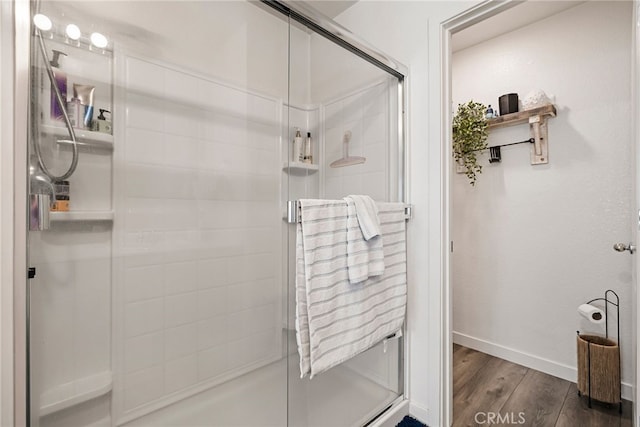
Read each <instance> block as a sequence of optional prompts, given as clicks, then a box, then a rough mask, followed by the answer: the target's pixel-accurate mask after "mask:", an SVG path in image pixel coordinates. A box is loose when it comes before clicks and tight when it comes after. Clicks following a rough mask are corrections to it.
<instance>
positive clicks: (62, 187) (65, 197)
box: [51, 181, 69, 212]
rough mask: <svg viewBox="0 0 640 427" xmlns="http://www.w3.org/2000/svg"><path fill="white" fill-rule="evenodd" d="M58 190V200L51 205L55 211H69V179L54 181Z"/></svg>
mask: <svg viewBox="0 0 640 427" xmlns="http://www.w3.org/2000/svg"><path fill="white" fill-rule="evenodd" d="M53 185H54V187H55V190H56V200H55V201H54V202H53V206H51V210H52V211H54V212H68V211H69V181H56V182H54V183H53Z"/></svg>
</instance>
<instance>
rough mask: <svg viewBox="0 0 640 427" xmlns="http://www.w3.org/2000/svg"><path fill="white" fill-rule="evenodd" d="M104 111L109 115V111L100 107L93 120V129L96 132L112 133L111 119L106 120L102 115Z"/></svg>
mask: <svg viewBox="0 0 640 427" xmlns="http://www.w3.org/2000/svg"><path fill="white" fill-rule="evenodd" d="M104 113H109V115H111V111H109V110H105V109H104V108H100V115H99V116H98V118H97V119H96V120H94V121H93V130H94V131H97V132H102V133H108V134H109V135H111V134H112V133H113V129H112V128H111V120H107V118H106V117H105V116H104Z"/></svg>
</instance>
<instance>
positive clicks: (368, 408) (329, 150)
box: [288, 23, 403, 427]
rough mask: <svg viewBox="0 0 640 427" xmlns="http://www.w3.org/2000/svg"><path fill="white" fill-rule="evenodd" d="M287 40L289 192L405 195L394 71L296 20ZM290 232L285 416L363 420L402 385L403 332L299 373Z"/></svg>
mask: <svg viewBox="0 0 640 427" xmlns="http://www.w3.org/2000/svg"><path fill="white" fill-rule="evenodd" d="M290 40H291V59H290V71H289V75H290V89H289V93H290V98H289V129H288V144H289V147H290V149H289V158H288V162H289V165H290V169H291V170H292V171H291V172H290V173H289V176H288V180H289V200H298V199H303V198H305V199H338V200H340V199H342V198H343V197H345V196H347V195H351V194H365V195H369V196H371V197H372V198H373V199H374V200H375V201H378V202H401V201H403V200H402V197H403V194H402V185H403V175H402V174H403V170H402V167H401V159H402V154H401V152H400V151H399V149H401V148H399V147H402V144H401V143H400V142H401V141H400V140H399V129H398V123H399V111H398V104H399V93H398V90H399V84H398V79H397V78H396V77H394V76H392V75H390V74H388V73H387V72H386V71H384V70H382V69H380V68H378V67H377V66H375V65H373V64H371V63H369V62H367V61H365V60H364V59H362V58H360V57H358V56H356V55H355V54H354V53H352V52H350V51H348V50H346V49H345V48H343V47H341V46H339V45H337V44H335V43H334V42H333V41H331V40H328V39H327V38H325V37H323V36H321V35H319V34H317V33H314V32H312V31H309V30H308V29H307V28H306V27H303V26H301V25H300V24H297V23H292V25H291V34H290ZM298 129H300V130H301V135H302V136H303V139H305V140H306V139H307V137H308V136H309V135H310V136H311V141H312V142H311V150H310V153H309V154H311V159H310V161H308V163H306V164H302V165H297V162H298V159H295V158H294V157H293V156H294V153H295V152H296V151H297V150H296V149H295V148H294V145H295V135H296V131H297V130H298ZM346 157H348V158H350V159H354V158H356V157H358V158H359V159H358V161H357V162H353V161H347V162H344V161H343V160H344V158H346ZM293 165H296V171H295V172H294V171H293ZM289 233H290V239H289V245H288V246H289V254H288V262H289V265H290V268H289V321H288V324H289V340H288V343H289V405H288V406H289V425H290V426H296V427H298V426H305V427H306V426H309V427H311V426H318V427H320V426H333V427H338V426H345V427H347V426H360V425H364V424H366V423H367V422H368V421H370V420H371V419H373V418H374V417H375V416H377V415H378V414H380V413H381V412H382V411H384V410H385V409H387V408H388V407H389V406H390V405H391V404H392V403H393V402H394V401H395V400H396V399H398V398H399V397H400V396H401V395H402V393H403V363H402V362H403V352H402V349H403V339H402V338H401V337H393V338H391V339H388V340H384V341H383V342H380V343H378V344H377V345H375V346H373V347H371V348H370V349H368V350H367V351H365V352H363V353H360V354H359V355H357V356H356V357H354V358H352V359H350V360H347V361H346V362H344V363H341V364H340V365H338V366H335V367H333V368H331V369H329V370H327V371H325V372H322V373H320V374H318V375H317V376H315V377H314V378H313V379H311V380H310V379H309V377H308V376H307V377H305V378H300V367H299V357H298V353H297V347H296V339H295V323H294V322H295V316H296V307H295V292H294V290H295V287H296V284H295V278H296V273H295V244H296V242H295V226H294V225H290V228H289ZM354 310H357V308H354Z"/></svg>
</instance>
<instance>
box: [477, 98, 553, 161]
mask: <svg viewBox="0 0 640 427" xmlns="http://www.w3.org/2000/svg"><path fill="white" fill-rule="evenodd" d="M555 116H556V107H555V105H553V104H549V105H544V106H542V107H538V108H533V109H531V110H526V111H519V112H517V113H512V114H505V115H504V116H500V117H496V118H495V119H488V120H487V129H488V130H491V129H498V128H501V127H507V126H513V125H518V124H521V123H529V130H530V133H531V138H532V139H533V141H534V143H533V144H532V145H531V164H532V165H542V164H546V163H549V140H548V131H547V119H548V118H550V117H555Z"/></svg>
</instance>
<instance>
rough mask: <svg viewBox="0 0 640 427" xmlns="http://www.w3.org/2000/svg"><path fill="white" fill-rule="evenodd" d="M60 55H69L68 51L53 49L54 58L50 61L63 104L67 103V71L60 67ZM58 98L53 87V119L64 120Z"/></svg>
mask: <svg viewBox="0 0 640 427" xmlns="http://www.w3.org/2000/svg"><path fill="white" fill-rule="evenodd" d="M60 55H64V56H67V54H66V53H64V52H60V51H59V50H53V58H52V59H51V61H49V63H50V64H51V68H52V71H53V76H54V78H55V81H56V86H58V90H59V91H60V95H61V97H62V105H65V104H66V102H67V73H65V72H64V71H62V70H61V69H60ZM63 108H64V107H61V106H60V104H59V103H58V100H57V99H56V91H55V89H54V87H53V86H52V87H51V120H62V119H63V118H64V114H63V112H62V109H63Z"/></svg>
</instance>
